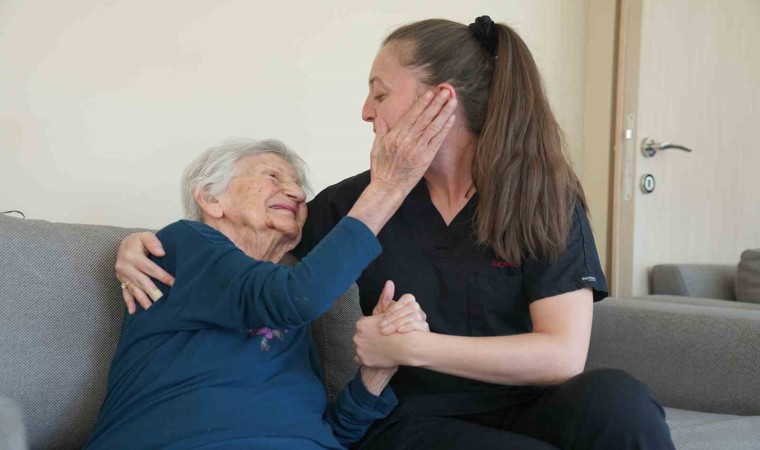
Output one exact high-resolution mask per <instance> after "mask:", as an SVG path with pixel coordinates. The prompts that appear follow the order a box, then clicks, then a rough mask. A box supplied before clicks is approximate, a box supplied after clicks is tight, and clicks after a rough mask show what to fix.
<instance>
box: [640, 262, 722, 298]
mask: <svg viewBox="0 0 760 450" xmlns="http://www.w3.org/2000/svg"><path fill="white" fill-rule="evenodd" d="M735 279H736V266H735V265H733V266H732V265H717V264H659V265H656V266H654V267H653V268H652V291H653V292H652V294H655V295H682V296H686V297H702V298H717V299H721V300H736V293H735V292H734V285H735V284H736V281H735Z"/></svg>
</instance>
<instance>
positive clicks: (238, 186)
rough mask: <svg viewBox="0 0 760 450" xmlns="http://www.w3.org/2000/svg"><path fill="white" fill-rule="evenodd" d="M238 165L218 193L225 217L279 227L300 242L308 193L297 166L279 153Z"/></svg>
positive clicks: (245, 224)
mask: <svg viewBox="0 0 760 450" xmlns="http://www.w3.org/2000/svg"><path fill="white" fill-rule="evenodd" d="M236 169H237V175H236V176H235V177H234V178H233V179H232V181H231V182H230V184H229V186H228V187H227V190H226V191H225V192H224V194H222V195H221V196H219V197H217V198H218V200H219V202H220V203H221V206H222V208H223V209H224V216H225V219H226V220H227V221H229V222H230V223H231V224H232V225H234V226H236V227H245V228H248V229H252V230H262V229H264V228H269V229H273V230H277V231H279V232H281V233H283V234H284V235H285V236H286V237H288V238H291V239H296V242H298V240H300V238H301V229H302V228H303V224H304V222H305V221H306V194H305V192H304V190H303V188H302V187H301V183H302V180H300V179H299V177H298V172H297V171H296V169H295V168H294V167H293V166H292V165H290V163H289V162H287V161H286V160H284V159H283V158H282V157H280V156H279V155H277V154H275V153H261V154H258V155H254V156H248V157H246V158H243V159H241V160H240V161H238V162H237V164H236Z"/></svg>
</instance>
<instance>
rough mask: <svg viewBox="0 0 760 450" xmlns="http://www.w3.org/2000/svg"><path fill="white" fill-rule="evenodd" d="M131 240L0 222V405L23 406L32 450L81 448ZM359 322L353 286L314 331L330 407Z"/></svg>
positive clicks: (115, 326)
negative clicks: (123, 255) (124, 251)
mask: <svg viewBox="0 0 760 450" xmlns="http://www.w3.org/2000/svg"><path fill="white" fill-rule="evenodd" d="M136 231H142V230H138V229H127V228H119V227H111V226H102V225H73V224H59V223H50V222H45V221H40V220H28V219H27V220H25V219H17V218H12V217H8V216H3V215H0V268H1V269H0V396H5V397H9V398H11V399H13V400H14V401H15V402H16V403H17V404H18V405H19V406H20V408H21V411H22V413H23V414H24V420H25V422H26V427H27V436H28V441H29V445H30V447H31V448H33V449H38V448H56V449H68V448H72V449H73V448H81V447H82V446H83V445H84V444H85V442H86V441H87V438H88V436H89V433H90V431H91V430H92V427H93V425H94V422H95V419H96V417H97V413H98V410H99V408H100V404H101V402H102V400H103V396H104V394H105V387H106V381H107V377H108V368H109V365H110V361H111V357H112V356H113V353H114V351H115V349H116V345H117V342H118V336H119V332H120V329H121V322H122V318H123V314H124V311H125V308H124V303H123V301H122V299H121V290H120V288H119V282H118V281H117V280H116V278H115V276H114V269H113V266H114V261H115V258H116V252H117V250H118V245H119V242H120V241H121V240H122V239H123V238H124V237H125V236H127V235H128V234H130V233H133V232H136ZM359 315H360V311H359V306H358V291H357V289H356V288H355V286H354V287H353V288H352V289H349V291H348V292H347V293H346V294H344V296H343V297H342V298H341V299H339V300H338V301H337V302H336V304H335V306H334V307H333V309H332V310H331V311H329V312H328V313H327V314H326V315H325V316H323V318H322V319H320V320H319V321H317V322H316V323H315V324H314V326H313V332H314V336H315V339H316V340H317V346H318V348H319V349H320V356H321V357H322V366H323V371H324V374H323V375H324V377H325V380H326V384H327V387H328V393H329V394H330V396H331V398H333V397H334V395H335V392H336V391H337V390H339V389H341V388H342V387H343V385H345V383H346V381H347V380H348V379H349V378H350V377H351V376H352V375H353V372H354V371H355V370H356V365H355V363H354V362H353V361H352V356H353V351H352V344H351V334H352V333H353V330H354V323H355V322H356V319H357V318H358V316H359Z"/></svg>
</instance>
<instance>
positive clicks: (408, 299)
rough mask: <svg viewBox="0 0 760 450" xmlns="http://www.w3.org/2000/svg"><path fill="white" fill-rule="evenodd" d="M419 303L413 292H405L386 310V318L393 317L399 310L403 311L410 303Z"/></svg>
mask: <svg viewBox="0 0 760 450" xmlns="http://www.w3.org/2000/svg"><path fill="white" fill-rule="evenodd" d="M410 303H411V304H414V303H417V299H416V298H414V295H412V294H404V295H402V296H401V298H399V299H398V300H397V301H395V302H393V304H391V305H390V307H389V308H388V309H386V310H385V320H387V319H389V318H391V317H393V316H394V315H395V314H396V313H397V312H398V311H401V310H403V309H405V308H406V307H407V305H409V304H410Z"/></svg>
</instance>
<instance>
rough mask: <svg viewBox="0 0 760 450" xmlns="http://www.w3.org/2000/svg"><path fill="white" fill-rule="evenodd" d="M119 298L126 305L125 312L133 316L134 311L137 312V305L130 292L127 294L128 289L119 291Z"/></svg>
mask: <svg viewBox="0 0 760 450" xmlns="http://www.w3.org/2000/svg"><path fill="white" fill-rule="evenodd" d="M121 296H122V298H123V299H124V303H125V304H126V305H127V311H128V312H129V314H134V313H135V311H137V303H136V302H135V297H134V296H133V295H132V293H131V292H129V289H126V288H124V289H122V290H121Z"/></svg>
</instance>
